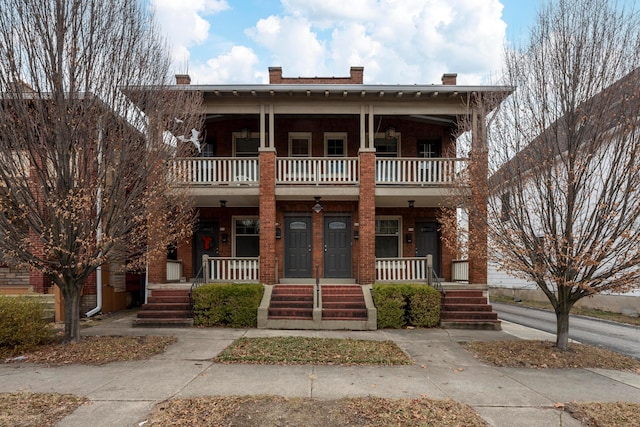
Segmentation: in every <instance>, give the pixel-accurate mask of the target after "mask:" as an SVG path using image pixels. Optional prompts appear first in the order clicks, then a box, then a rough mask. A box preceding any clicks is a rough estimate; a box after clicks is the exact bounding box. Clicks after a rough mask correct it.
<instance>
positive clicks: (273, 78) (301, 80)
mask: <svg viewBox="0 0 640 427" xmlns="http://www.w3.org/2000/svg"><path fill="white" fill-rule="evenodd" d="M363 75H364V67H351V69H350V72H349V77H282V67H269V84H290V85H296V84H298V85H299V84H334V85H338V84H343V85H344V84H362V81H363Z"/></svg>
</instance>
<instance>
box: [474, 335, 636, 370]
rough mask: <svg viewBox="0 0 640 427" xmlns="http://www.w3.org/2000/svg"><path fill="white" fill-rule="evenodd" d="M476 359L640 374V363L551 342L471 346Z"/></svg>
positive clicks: (514, 365) (513, 365) (515, 365)
mask: <svg viewBox="0 0 640 427" xmlns="http://www.w3.org/2000/svg"><path fill="white" fill-rule="evenodd" d="M463 346H464V347H465V348H466V349H467V350H469V351H471V352H472V353H473V355H474V357H476V358H478V359H480V360H483V361H485V362H488V363H491V364H493V365H496V366H501V367H510V368H601V369H614V370H618V371H632V372H637V373H640V360H637V359H634V358H632V357H629V356H625V355H622V354H619V353H614V352H612V351H609V350H605V349H603V348H599V347H594V346H590V345H586V344H575V343H572V344H569V349H568V350H567V351H562V350H560V349H558V348H557V347H555V345H554V343H553V342H551V341H530V340H515V341H511V340H509V341H491V342H482V341H478V342H469V343H464V344H463Z"/></svg>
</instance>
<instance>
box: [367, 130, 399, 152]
mask: <svg viewBox="0 0 640 427" xmlns="http://www.w3.org/2000/svg"><path fill="white" fill-rule="evenodd" d="M373 145H374V147H375V148H376V156H378V157H398V155H399V154H400V132H395V136H394V137H393V138H389V137H387V136H386V134H384V133H376V137H375V139H374V141H373Z"/></svg>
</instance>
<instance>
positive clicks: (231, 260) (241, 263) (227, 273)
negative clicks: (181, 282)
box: [202, 255, 260, 283]
mask: <svg viewBox="0 0 640 427" xmlns="http://www.w3.org/2000/svg"><path fill="white" fill-rule="evenodd" d="M202 264H203V265H204V266H205V267H204V278H205V282H235V283H240V282H243V283H254V282H259V281H260V258H259V257H255V258H254V257H251V258H249V257H246V258H243V257H209V256H207V255H204V256H203V257H202Z"/></svg>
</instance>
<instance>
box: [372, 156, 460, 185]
mask: <svg viewBox="0 0 640 427" xmlns="http://www.w3.org/2000/svg"><path fill="white" fill-rule="evenodd" d="M466 164H467V160H466V159H443V158H430V159H425V158H419V159H407V158H395V159H387V158H385V159H380V158H378V159H376V184H408V185H431V184H452V183H454V182H455V181H457V180H458V179H459V174H460V172H461V171H462V170H463V169H464V168H465V166H466Z"/></svg>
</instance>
